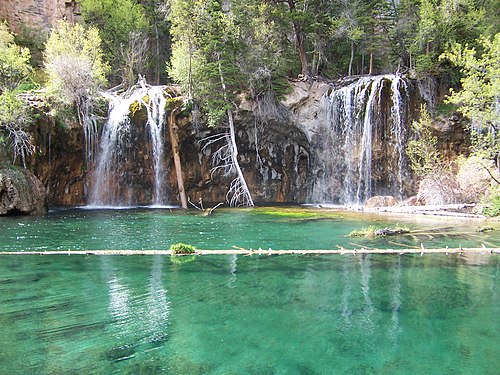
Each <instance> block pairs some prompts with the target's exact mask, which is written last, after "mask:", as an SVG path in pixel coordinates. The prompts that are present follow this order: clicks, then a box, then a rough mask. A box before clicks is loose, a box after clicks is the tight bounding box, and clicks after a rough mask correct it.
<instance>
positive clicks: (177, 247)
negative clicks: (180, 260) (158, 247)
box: [170, 242, 195, 255]
mask: <svg viewBox="0 0 500 375" xmlns="http://www.w3.org/2000/svg"><path fill="white" fill-rule="evenodd" d="M170 250H171V251H172V254H174V255H183V254H193V253H194V252H195V248H194V246H192V245H186V244H185V243H181V242H179V243H176V244H172V245H170Z"/></svg>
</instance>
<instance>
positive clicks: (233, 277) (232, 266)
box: [227, 254, 238, 289]
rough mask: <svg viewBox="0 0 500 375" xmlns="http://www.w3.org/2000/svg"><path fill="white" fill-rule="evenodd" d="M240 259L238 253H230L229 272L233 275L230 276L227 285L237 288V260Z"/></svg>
mask: <svg viewBox="0 0 500 375" xmlns="http://www.w3.org/2000/svg"><path fill="white" fill-rule="evenodd" d="M237 261H238V256H237V255H236V254H233V255H230V256H229V273H230V274H231V276H230V277H229V280H228V282H227V286H228V287H229V288H231V289H232V288H236V285H235V283H236V268H237V264H236V262H237Z"/></svg>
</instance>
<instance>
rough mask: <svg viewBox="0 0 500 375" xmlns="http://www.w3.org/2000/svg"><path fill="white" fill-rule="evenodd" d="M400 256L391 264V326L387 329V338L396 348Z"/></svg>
mask: <svg viewBox="0 0 500 375" xmlns="http://www.w3.org/2000/svg"><path fill="white" fill-rule="evenodd" d="M401 276H402V267H401V258H400V257H399V256H396V257H395V258H394V264H393V266H392V277H391V278H392V280H391V285H392V291H391V310H392V313H391V323H392V324H391V327H390V329H389V338H390V339H391V340H392V342H393V348H394V349H397V341H398V333H399V314H400V309H401Z"/></svg>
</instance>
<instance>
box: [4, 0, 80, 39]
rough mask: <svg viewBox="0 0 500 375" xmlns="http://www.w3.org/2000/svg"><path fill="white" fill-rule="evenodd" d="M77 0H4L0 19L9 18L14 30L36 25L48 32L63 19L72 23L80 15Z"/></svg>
mask: <svg viewBox="0 0 500 375" xmlns="http://www.w3.org/2000/svg"><path fill="white" fill-rule="evenodd" d="M79 15H80V11H79V7H78V4H77V1H76V0H2V1H0V20H7V21H8V23H9V26H10V28H11V29H12V30H13V31H14V32H23V28H24V27H26V26H28V27H36V28H40V29H41V30H42V31H44V32H48V31H49V30H50V29H51V28H52V26H54V25H55V24H57V22H59V21H60V20H62V19H65V20H67V21H69V22H71V23H73V22H75V21H76V19H77V18H78V17H79Z"/></svg>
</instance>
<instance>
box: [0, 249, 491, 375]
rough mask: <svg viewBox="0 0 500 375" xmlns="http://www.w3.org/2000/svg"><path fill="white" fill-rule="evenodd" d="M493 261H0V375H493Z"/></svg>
mask: <svg viewBox="0 0 500 375" xmlns="http://www.w3.org/2000/svg"><path fill="white" fill-rule="evenodd" d="M499 266H500V257H499V256H497V255H478V256H472V257H459V256H445V255H432V256H424V257H421V256H380V255H379V256H377V255H366V256H361V255H358V256H356V257H343V256H288V257H268V256H263V257H258V256H254V257H237V256H234V255H233V256H206V257H201V258H200V257H198V258H196V260H195V261H191V262H188V263H181V264H179V263H171V262H170V261H169V259H168V258H167V257H162V256H147V257H106V256H102V257H84V256H71V257H50V258H48V257H39V256H25V257H22V258H19V257H7V258H2V259H1V262H0V324H1V326H2V335H1V336H0V348H1V350H0V365H1V369H2V370H1V371H0V372H2V373H6V374H7V373H68V372H76V373H130V372H132V373H172V374H192V373H208V374H226V373H258V374H265V373H273V374H275V373H287V374H288V373H290V374H305V373H307V374H314V373H335V374H359V373H373V374H387V373H418V374H423V373H453V374H468V375H469V374H494V373H496V371H497V370H498V365H499V363H498V358H500V348H499V346H498V345H497V343H498V339H499V331H498V322H497V317H498V316H499V314H500V299H499V294H498V293H499V286H500V284H499V280H498V270H499Z"/></svg>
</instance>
